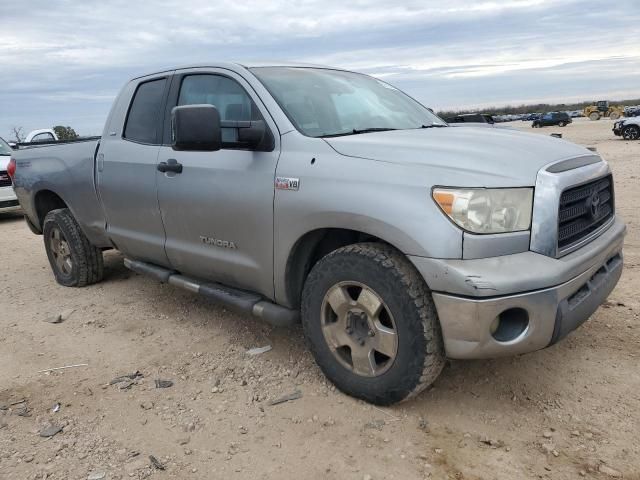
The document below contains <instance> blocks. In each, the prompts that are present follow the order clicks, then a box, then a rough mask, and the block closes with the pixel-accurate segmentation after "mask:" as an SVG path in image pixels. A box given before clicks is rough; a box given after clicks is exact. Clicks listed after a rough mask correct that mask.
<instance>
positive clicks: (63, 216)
mask: <svg viewBox="0 0 640 480" xmlns="http://www.w3.org/2000/svg"><path fill="white" fill-rule="evenodd" d="M42 236H43V237H44V248H45V250H46V252H47V257H48V258H49V264H50V265H51V269H52V270H53V275H54V276H55V278H56V281H57V282H58V283H59V284H60V285H64V286H65V287H84V286H86V285H91V284H92V283H96V282H99V281H100V280H102V276H103V272H104V264H103V258H102V251H101V250H100V249H99V248H96V247H94V246H93V245H92V244H91V243H90V242H89V239H88V238H87V237H86V236H85V234H84V233H83V232H82V230H81V229H80V225H78V222H76V219H75V218H73V215H72V214H71V212H70V211H69V209H68V208H61V209H59V210H52V211H51V212H49V213H48V214H47V216H46V217H45V218H44V223H43V226H42Z"/></svg>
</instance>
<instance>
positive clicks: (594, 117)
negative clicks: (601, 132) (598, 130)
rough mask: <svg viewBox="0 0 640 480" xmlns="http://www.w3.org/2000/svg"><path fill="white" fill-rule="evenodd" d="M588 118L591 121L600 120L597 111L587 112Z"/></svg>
mask: <svg viewBox="0 0 640 480" xmlns="http://www.w3.org/2000/svg"><path fill="white" fill-rule="evenodd" d="M589 120H592V121H596V120H600V114H599V113H598V112H591V113H590V114H589Z"/></svg>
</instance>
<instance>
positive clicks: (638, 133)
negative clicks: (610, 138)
mask: <svg viewBox="0 0 640 480" xmlns="http://www.w3.org/2000/svg"><path fill="white" fill-rule="evenodd" d="M622 138H624V139H625V140H638V139H639V138H640V127H638V126H636V125H627V126H626V127H624V128H623V129H622Z"/></svg>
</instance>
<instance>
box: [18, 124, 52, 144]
mask: <svg viewBox="0 0 640 480" xmlns="http://www.w3.org/2000/svg"><path fill="white" fill-rule="evenodd" d="M57 140H58V136H57V135H56V132H54V131H53V130H52V129H50V128H41V129H40V130H33V131H32V132H29V134H28V135H27V138H25V140H24V143H33V142H54V141H57Z"/></svg>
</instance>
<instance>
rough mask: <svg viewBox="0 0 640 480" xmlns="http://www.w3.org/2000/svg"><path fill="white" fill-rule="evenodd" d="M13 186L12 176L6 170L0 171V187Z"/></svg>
mask: <svg viewBox="0 0 640 480" xmlns="http://www.w3.org/2000/svg"><path fill="white" fill-rule="evenodd" d="M10 186H11V178H10V177H9V174H8V173H7V172H5V171H4V170H2V171H0V187H10Z"/></svg>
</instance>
